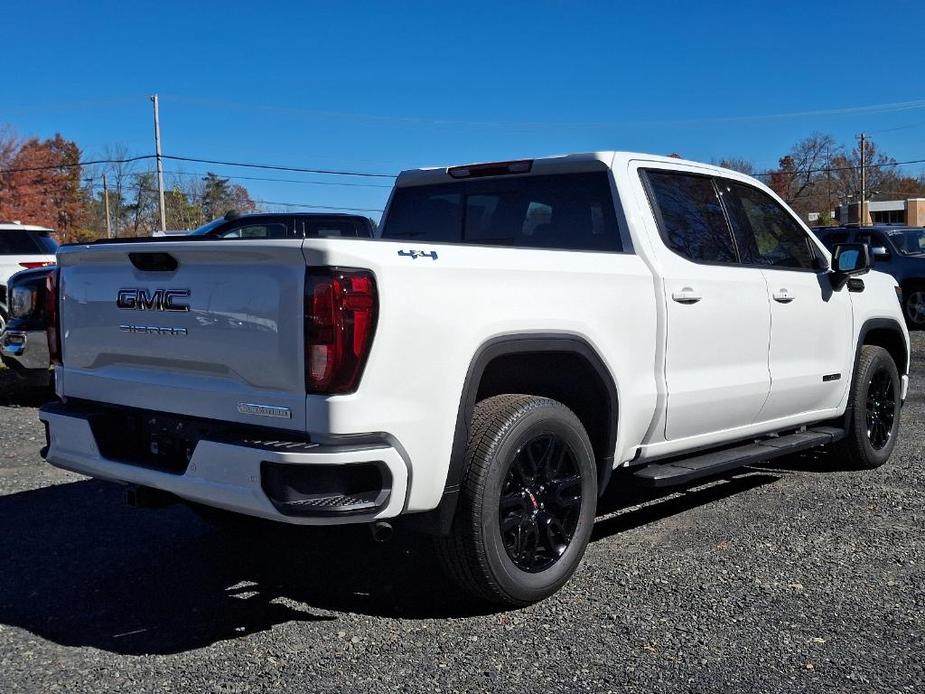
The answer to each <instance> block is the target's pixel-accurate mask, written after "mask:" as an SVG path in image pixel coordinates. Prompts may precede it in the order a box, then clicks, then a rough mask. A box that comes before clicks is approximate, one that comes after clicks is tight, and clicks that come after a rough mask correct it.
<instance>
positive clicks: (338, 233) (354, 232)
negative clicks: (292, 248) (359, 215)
mask: <svg viewBox="0 0 925 694" xmlns="http://www.w3.org/2000/svg"><path fill="white" fill-rule="evenodd" d="M305 236H306V237H308V238H310V239H311V238H338V237H345V238H369V226H368V224H367V223H366V222H365V220H362V219H349V218H347V219H323V218H322V219H307V220H305Z"/></svg>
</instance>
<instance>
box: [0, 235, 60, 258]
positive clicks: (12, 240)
mask: <svg viewBox="0 0 925 694" xmlns="http://www.w3.org/2000/svg"><path fill="white" fill-rule="evenodd" d="M57 250H58V244H57V243H55V240H54V239H53V238H51V235H50V234H48V233H47V232H35V231H25V230H22V231H20V230H18V229H16V230H12V231H0V255H54V254H55V251H57Z"/></svg>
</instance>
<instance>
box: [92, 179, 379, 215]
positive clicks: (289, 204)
mask: <svg viewBox="0 0 925 694" xmlns="http://www.w3.org/2000/svg"><path fill="white" fill-rule="evenodd" d="M138 188H139V190H141V189H142V188H143V189H144V190H145V191H147V192H149V193H154V192H156V188H147V187H145V186H142V185H139V186H138ZM84 189H90V190H94V191H100V190H102V189H103V184H102V183H90V184H88V185H86V186H84ZM168 192H171V191H168ZM251 202H253V203H255V204H257V205H278V206H280V207H304V208H306V209H311V210H347V211H350V212H382V209H380V208H377V207H344V206H337V205H312V204H309V203H301V202H281V201H276V200H251Z"/></svg>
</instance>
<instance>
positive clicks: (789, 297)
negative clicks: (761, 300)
mask: <svg viewBox="0 0 925 694" xmlns="http://www.w3.org/2000/svg"><path fill="white" fill-rule="evenodd" d="M772 296H773V297H774V301H776V302H778V303H781V304H789V303H790V302H791V301H793V300H794V299H796V297H795V296H794V295H793V294H791V293H790V292H789V291H788V290H786V289H781V290H780V291H777V292H774V294H773V295H772Z"/></svg>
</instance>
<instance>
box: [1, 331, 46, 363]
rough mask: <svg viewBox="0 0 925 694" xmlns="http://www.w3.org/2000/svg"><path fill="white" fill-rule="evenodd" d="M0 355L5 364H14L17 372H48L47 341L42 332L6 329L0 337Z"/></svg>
mask: <svg viewBox="0 0 925 694" xmlns="http://www.w3.org/2000/svg"><path fill="white" fill-rule="evenodd" d="M0 354H2V355H3V359H4V361H5V362H7V363H9V362H12V363H13V364H15V365H16V366H15V367H14V368H16V370H17V371H28V372H34V373H40V372H42V371H45V372H47V371H48V367H49V360H48V340H47V339H46V337H45V331H44V330H14V329H11V328H9V327H8V328H7V329H6V330H5V331H4V332H3V335H0Z"/></svg>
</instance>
